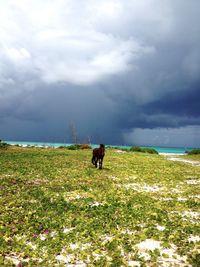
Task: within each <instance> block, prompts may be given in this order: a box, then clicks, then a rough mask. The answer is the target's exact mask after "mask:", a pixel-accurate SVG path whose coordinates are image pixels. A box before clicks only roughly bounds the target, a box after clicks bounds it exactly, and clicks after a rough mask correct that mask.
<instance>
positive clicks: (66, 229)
mask: <svg viewBox="0 0 200 267" xmlns="http://www.w3.org/2000/svg"><path fill="white" fill-rule="evenodd" d="M74 229H75V227H71V228H64V229H63V233H64V234H67V233H69V232H71V231H73V230H74Z"/></svg>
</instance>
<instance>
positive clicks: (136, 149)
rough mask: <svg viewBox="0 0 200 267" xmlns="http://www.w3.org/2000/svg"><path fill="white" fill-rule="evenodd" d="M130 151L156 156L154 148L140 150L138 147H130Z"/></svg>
mask: <svg viewBox="0 0 200 267" xmlns="http://www.w3.org/2000/svg"><path fill="white" fill-rule="evenodd" d="M130 151H132V152H143V153H149V154H158V152H157V151H156V150H155V149H154V148H147V147H145V148H141V147H139V146H132V147H131V148H130Z"/></svg>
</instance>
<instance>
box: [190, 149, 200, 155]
mask: <svg viewBox="0 0 200 267" xmlns="http://www.w3.org/2000/svg"><path fill="white" fill-rule="evenodd" d="M187 154H188V155H200V149H193V150H191V151H188V152H187Z"/></svg>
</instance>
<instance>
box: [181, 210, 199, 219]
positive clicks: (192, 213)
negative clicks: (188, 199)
mask: <svg viewBox="0 0 200 267" xmlns="http://www.w3.org/2000/svg"><path fill="white" fill-rule="evenodd" d="M182 216H183V217H185V216H186V217H191V218H192V219H198V218H199V216H200V212H197V211H183V212H182Z"/></svg>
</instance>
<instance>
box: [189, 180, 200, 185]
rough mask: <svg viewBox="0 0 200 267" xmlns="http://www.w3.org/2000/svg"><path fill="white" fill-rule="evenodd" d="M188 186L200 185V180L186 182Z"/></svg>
mask: <svg viewBox="0 0 200 267" xmlns="http://www.w3.org/2000/svg"><path fill="white" fill-rule="evenodd" d="M186 183H187V184H194V185H195V184H200V180H188V181H186Z"/></svg>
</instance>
